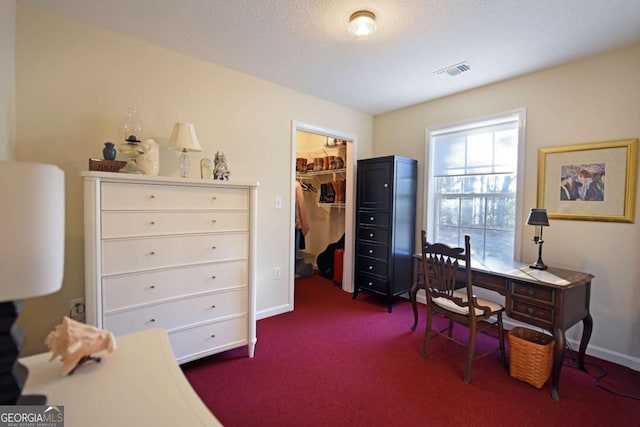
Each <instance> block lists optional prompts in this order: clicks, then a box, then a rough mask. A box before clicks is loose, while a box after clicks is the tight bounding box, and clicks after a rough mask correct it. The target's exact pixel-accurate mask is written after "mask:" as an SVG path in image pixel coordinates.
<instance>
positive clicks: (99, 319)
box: [83, 172, 257, 363]
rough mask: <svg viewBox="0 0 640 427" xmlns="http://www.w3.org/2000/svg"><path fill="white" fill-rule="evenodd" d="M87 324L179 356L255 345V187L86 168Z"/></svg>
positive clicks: (184, 358) (184, 359) (182, 360)
mask: <svg viewBox="0 0 640 427" xmlns="http://www.w3.org/2000/svg"><path fill="white" fill-rule="evenodd" d="M83 180H84V228H85V230H84V231H85V239H84V240H85V305H86V316H87V323H89V324H92V325H95V326H97V327H99V328H102V329H106V330H109V331H111V332H113V333H114V334H115V335H116V336H119V335H124V334H129V333H133V332H136V331H141V330H145V329H152V328H163V329H166V330H167V331H168V335H169V341H170V343H171V348H172V349H173V353H174V355H175V357H176V360H177V362H178V363H185V362H189V361H192V360H195V359H198V358H201V357H204V356H208V355H211V354H214V353H218V352H221V351H225V350H229V349H232V348H237V347H241V346H248V353H249V356H250V357H253V354H254V349H255V343H256V326H255V325H256V319H255V263H256V261H255V260H256V221H257V218H256V202H257V184H255V183H236V182H229V181H224V182H223V181H207V180H199V179H183V178H174V177H156V176H144V175H127V174H118V173H108V172H84V173H83Z"/></svg>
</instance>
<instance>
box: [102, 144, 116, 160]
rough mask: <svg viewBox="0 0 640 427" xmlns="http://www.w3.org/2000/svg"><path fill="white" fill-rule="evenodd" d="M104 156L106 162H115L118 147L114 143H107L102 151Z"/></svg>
mask: <svg viewBox="0 0 640 427" xmlns="http://www.w3.org/2000/svg"><path fill="white" fill-rule="evenodd" d="M102 156H103V157H104V159H105V160H115V159H116V147H115V145H114V144H113V142H105V143H104V148H103V149H102Z"/></svg>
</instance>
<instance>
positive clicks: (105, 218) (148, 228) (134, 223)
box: [102, 210, 249, 239]
mask: <svg viewBox="0 0 640 427" xmlns="http://www.w3.org/2000/svg"><path fill="white" fill-rule="evenodd" d="M248 229H249V212H248V211H246V210H244V211H229V210H224V211H221V210H216V211H209V212H163V211H141V212H129V211H104V212H102V238H103V239H110V238H117V237H136V236H159V235H164V234H189V233H212V232H218V231H247V230H248Z"/></svg>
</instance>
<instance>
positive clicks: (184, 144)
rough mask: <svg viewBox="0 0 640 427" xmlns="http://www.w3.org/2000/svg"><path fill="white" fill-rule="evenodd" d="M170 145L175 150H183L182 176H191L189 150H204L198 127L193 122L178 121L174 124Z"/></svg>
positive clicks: (181, 159) (181, 157)
mask: <svg viewBox="0 0 640 427" xmlns="http://www.w3.org/2000/svg"><path fill="white" fill-rule="evenodd" d="M169 147H171V148H173V149H175V150H181V151H182V155H181V156H180V176H182V177H183V178H186V177H188V176H189V167H190V166H191V161H190V160H189V155H188V154H187V152H188V151H202V147H200V143H199V142H198V137H197V136H196V128H195V127H194V126H193V124H191V123H176V124H175V125H174V126H173V133H172V134H171V138H169Z"/></svg>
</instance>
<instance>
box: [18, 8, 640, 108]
mask: <svg viewBox="0 0 640 427" xmlns="http://www.w3.org/2000/svg"><path fill="white" fill-rule="evenodd" d="M18 2H19V3H26V4H31V5H35V6H38V7H42V8H43V9H46V10H50V11H52V12H55V13H59V14H62V15H64V16H67V17H69V18H72V19H75V20H78V21H82V22H86V23H89V24H92V25H95V26H98V27H101V28H104V29H107V30H109V31H113V32H116V33H120V34H124V35H128V36H131V37H135V38H138V39H141V40H144V41H147V42H149V43H153V44H156V45H159V46H163V47H165V48H168V49H172V50H175V51H178V52H182V53H184V54H187V55H190V56H194V57H197V58H200V59H202V60H205V61H209V62H212V63H215V64H219V65H222V66H224V67H228V68H231V69H234V70H237V71H241V72H244V73H248V74H251V75H253V76H256V77H259V78H261V79H264V80H268V81H271V82H274V83H277V84H279V85H282V86H285V87H288V88H291V89H293V90H296V91H299V92H303V93H307V94H309V95H313V96H316V97H318V98H323V99H326V100H328V101H332V102H335V103H337V104H341V105H344V106H346V107H350V108H353V109H356V110H359V111H363V112H367V113H370V114H374V115H375V114H379V113H383V112H387V111H391V110H395V109H398V108H402V107H405V106H409V105H413V104H417V103H420V102H424V101H427V100H431V99H434V98H438V97H442V96H445V95H449V94H452V93H456V92H460V91H463V90H467V89H471V88H474V87H478V86H482V85H486V84H489V83H493V82H496V81H500V80H504V79H508V78H511V77H515V76H518V75H522V74H526V73H529V72H532V71H536V70H541V69H544V68H548V67H551V66H554V65H558V64H561V63H565V62H569V61H573V60H576V59H579V58H582V57H587V56H591V55H594V54H598V53H601V52H604V51H607V50H610V49H614V48H618V47H624V46H628V45H631V44H633V43H636V42H639V41H640V0H365V1H361V0H55V1H54V0H18ZM363 8H366V9H369V10H371V11H373V12H374V13H375V14H376V15H377V17H378V19H377V24H378V33H377V34H376V35H375V36H374V37H373V38H371V39H369V40H365V41H359V40H355V39H353V38H351V37H350V36H349V35H348V34H347V31H346V27H347V21H348V17H349V15H350V14H351V13H352V12H354V11H356V10H359V9H363ZM462 61H467V62H468V63H469V64H470V65H471V71H469V72H467V73H464V74H462V75H460V76H458V77H456V78H453V79H443V78H441V77H436V76H435V75H434V74H433V72H434V71H436V70H439V69H442V68H445V67H447V66H450V65H454V64H457V63H460V62H462Z"/></svg>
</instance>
